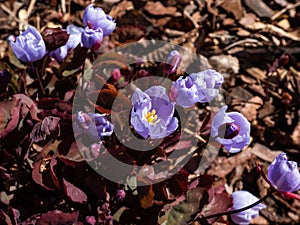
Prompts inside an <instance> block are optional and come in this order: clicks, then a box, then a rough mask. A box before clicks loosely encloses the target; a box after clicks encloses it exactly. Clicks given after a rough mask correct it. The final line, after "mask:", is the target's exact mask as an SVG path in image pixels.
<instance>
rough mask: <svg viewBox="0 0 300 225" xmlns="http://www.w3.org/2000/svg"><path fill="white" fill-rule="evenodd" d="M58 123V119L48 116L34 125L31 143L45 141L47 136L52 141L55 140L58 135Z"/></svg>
mask: <svg viewBox="0 0 300 225" xmlns="http://www.w3.org/2000/svg"><path fill="white" fill-rule="evenodd" d="M59 121H60V118H58V117H53V116H48V117H45V118H44V119H43V121H41V122H39V123H37V124H35V125H34V127H33V129H32V131H31V133H30V139H31V142H32V143H36V142H39V141H44V140H46V138H47V136H49V135H52V136H53V137H52V138H53V139H56V138H57V136H58V135H59V129H60V128H59Z"/></svg>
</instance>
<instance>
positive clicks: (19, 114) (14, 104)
mask: <svg viewBox="0 0 300 225" xmlns="http://www.w3.org/2000/svg"><path fill="white" fill-rule="evenodd" d="M28 113H30V114H31V117H32V118H33V119H38V118H37V115H36V114H37V107H36V105H35V103H34V102H33V101H32V100H31V99H30V98H29V97H27V96H26V95H24V94H15V95H14V96H13V99H11V100H9V101H3V102H0V118H1V119H0V136H1V137H2V138H4V137H5V136H6V135H7V134H9V133H10V132H12V131H13V130H14V129H15V128H17V126H18V124H19V122H20V121H22V120H23V119H24V118H25V117H26V116H27V114H28Z"/></svg>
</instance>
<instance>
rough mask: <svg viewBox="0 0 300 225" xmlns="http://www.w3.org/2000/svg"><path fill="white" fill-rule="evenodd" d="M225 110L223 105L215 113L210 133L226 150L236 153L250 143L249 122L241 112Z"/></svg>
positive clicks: (225, 107)
mask: <svg viewBox="0 0 300 225" xmlns="http://www.w3.org/2000/svg"><path fill="white" fill-rule="evenodd" d="M226 110H227V106H223V107H222V108H221V109H220V110H219V111H218V112H217V113H216V115H215V116H214V118H213V120H212V124H211V132H210V133H211V136H212V137H213V138H215V140H216V141H218V142H219V143H221V144H222V145H223V146H224V147H225V149H226V150H227V151H228V152H230V153H237V152H239V151H241V150H242V149H243V148H244V147H245V146H246V145H248V144H249V143H250V123H249V121H248V120H247V119H246V118H245V117H244V116H243V115H242V114H241V113H238V112H229V113H226V112H225V111H226Z"/></svg>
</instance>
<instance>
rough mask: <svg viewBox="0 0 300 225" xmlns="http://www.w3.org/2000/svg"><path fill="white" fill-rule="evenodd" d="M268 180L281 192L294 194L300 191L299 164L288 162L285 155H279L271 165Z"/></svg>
mask: <svg viewBox="0 0 300 225" xmlns="http://www.w3.org/2000/svg"><path fill="white" fill-rule="evenodd" d="M268 178H269V181H270V183H271V184H272V185H273V186H274V187H275V188H276V189H277V190H279V191H280V192H294V191H297V190H299V189H300V173H299V169H298V166H297V163H296V162H294V161H288V160H287V156H286V154H285V153H281V154H279V155H278V156H277V157H276V159H275V160H274V161H273V162H272V163H271V165H270V167H269V170H268Z"/></svg>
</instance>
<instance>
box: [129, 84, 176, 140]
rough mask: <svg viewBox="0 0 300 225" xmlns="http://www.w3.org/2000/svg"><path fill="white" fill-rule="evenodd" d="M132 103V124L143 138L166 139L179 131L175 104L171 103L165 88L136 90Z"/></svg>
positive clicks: (154, 87) (156, 87)
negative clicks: (175, 115)
mask: <svg viewBox="0 0 300 225" xmlns="http://www.w3.org/2000/svg"><path fill="white" fill-rule="evenodd" d="M131 101H132V105H133V109H132V111H131V118H130V122H131V125H132V126H133V128H134V129H135V130H136V132H137V133H138V134H139V135H141V136H142V137H143V138H147V137H148V136H150V138H151V139H159V138H164V137H166V136H168V135H169V134H171V133H173V132H174V131H175V130H176V129H177V127H178V119H177V118H176V117H174V105H175V103H173V102H170V99H169V96H168V95H167V93H166V89H165V88H164V87H161V86H153V87H150V88H148V89H147V90H145V91H144V92H143V91H141V90H140V89H139V88H136V90H135V92H134V93H133V95H132V98H131Z"/></svg>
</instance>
